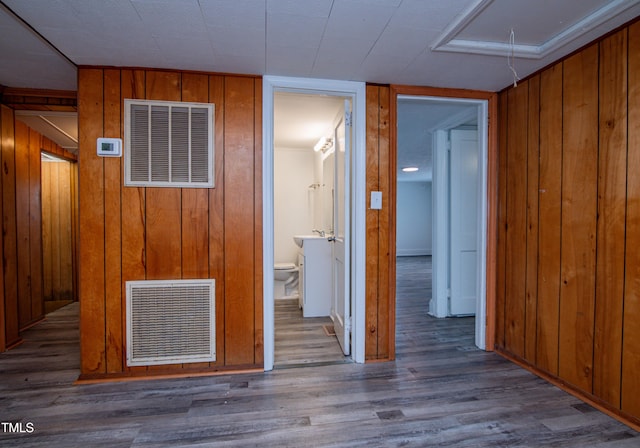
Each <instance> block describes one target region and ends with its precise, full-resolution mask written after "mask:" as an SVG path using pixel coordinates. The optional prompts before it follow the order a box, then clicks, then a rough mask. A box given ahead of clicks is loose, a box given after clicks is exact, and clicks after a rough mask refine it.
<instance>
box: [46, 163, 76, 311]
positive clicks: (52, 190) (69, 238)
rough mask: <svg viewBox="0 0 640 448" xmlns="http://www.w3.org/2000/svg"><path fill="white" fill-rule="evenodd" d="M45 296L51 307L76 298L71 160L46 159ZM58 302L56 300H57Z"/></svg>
mask: <svg viewBox="0 0 640 448" xmlns="http://www.w3.org/2000/svg"><path fill="white" fill-rule="evenodd" d="M41 165H42V169H41V177H42V181H41V195H42V208H41V210H42V212H41V216H42V224H41V228H42V234H41V235H42V246H41V247H42V248H41V253H40V254H39V256H41V257H42V266H43V267H42V269H43V274H42V288H43V290H42V294H41V295H42V296H43V300H44V301H45V302H51V303H47V304H46V305H47V310H51V309H52V308H55V307H56V304H55V303H57V302H60V303H62V304H65V302H66V301H69V300H74V298H75V296H74V289H75V287H74V284H73V269H74V266H73V257H74V254H73V224H72V219H73V203H74V199H75V197H74V196H73V194H74V193H73V191H72V188H71V185H72V182H73V179H72V176H73V172H72V171H73V168H74V166H73V165H72V163H71V162H44V161H43V162H42V164H41ZM53 302H55V303H53Z"/></svg>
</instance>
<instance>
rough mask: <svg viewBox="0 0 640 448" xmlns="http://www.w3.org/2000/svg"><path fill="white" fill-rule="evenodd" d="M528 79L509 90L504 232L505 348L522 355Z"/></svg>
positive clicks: (523, 340) (523, 341)
mask: <svg viewBox="0 0 640 448" xmlns="http://www.w3.org/2000/svg"><path fill="white" fill-rule="evenodd" d="M528 89H529V85H528V82H523V83H520V84H518V87H517V88H514V89H512V90H510V91H509V94H508V100H507V106H508V108H509V118H508V129H507V149H506V151H507V186H506V188H507V191H506V193H507V197H506V201H507V202H506V204H507V210H506V212H507V221H508V223H509V224H508V226H507V232H506V241H505V243H506V265H507V266H508V269H507V271H506V288H507V291H508V294H507V295H506V296H505V298H506V302H505V319H506V324H505V348H506V350H508V351H509V352H511V353H513V354H514V355H516V356H519V357H523V356H524V349H525V326H526V313H525V311H526V306H525V305H526V302H525V299H526V297H525V288H526V262H527V259H526V256H527V112H528Z"/></svg>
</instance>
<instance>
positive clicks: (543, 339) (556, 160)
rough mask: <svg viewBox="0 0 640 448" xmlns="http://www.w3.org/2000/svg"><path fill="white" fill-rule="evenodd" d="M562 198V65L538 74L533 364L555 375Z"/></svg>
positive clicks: (556, 364)
mask: <svg viewBox="0 0 640 448" xmlns="http://www.w3.org/2000/svg"><path fill="white" fill-rule="evenodd" d="M561 195H562V64H557V65H555V66H554V67H551V68H550V69H548V70H545V71H544V72H543V73H542V74H541V75H540V154H539V199H538V216H539V223H538V252H537V255H538V262H537V263H538V291H537V294H538V304H537V310H538V315H537V337H536V362H537V364H538V366H539V367H540V368H541V369H543V370H545V371H547V372H549V373H552V374H554V375H557V374H558V328H559V327H558V325H559V322H558V319H559V307H560V241H561V220H560V211H561Z"/></svg>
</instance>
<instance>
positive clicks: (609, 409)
mask: <svg viewBox="0 0 640 448" xmlns="http://www.w3.org/2000/svg"><path fill="white" fill-rule="evenodd" d="M495 352H496V353H497V354H498V355H500V356H502V357H503V358H505V359H507V360H509V361H511V362H513V363H514V364H517V365H519V366H520V367H522V368H523V369H525V370H528V371H529V372H531V373H533V374H534V375H536V376H538V377H540V378H542V379H543V380H545V381H548V382H549V383H551V384H553V385H554V386H556V387H558V388H560V389H562V390H563V391H565V392H567V393H568V394H571V395H573V396H574V397H576V398H578V399H579V400H582V401H584V402H585V403H587V404H589V405H591V406H593V407H594V408H596V409H598V410H599V411H601V412H604V413H605V414H607V415H608V416H610V417H612V418H615V419H616V420H618V421H619V422H622V423H624V424H625V425H627V426H629V427H630V428H632V429H633V430H635V431H638V432H640V419H639V418H637V417H634V416H633V415H629V414H627V413H626V412H624V411H621V410H620V409H616V408H614V407H613V406H611V405H610V404H609V403H606V402H604V401H602V400H601V399H599V398H598V397H595V396H593V395H591V394H587V393H585V392H584V391H582V390H580V389H578V388H576V387H575V386H573V385H571V384H569V383H567V382H566V381H563V380H562V379H560V378H558V377H556V376H554V375H552V374H550V373H548V372H545V371H544V370H540V369H538V368H537V367H535V366H533V365H531V364H529V363H528V362H527V361H525V360H523V359H521V358H519V357H517V356H515V355H513V354H511V353H508V352H505V351H503V350H502V349H500V348H498V347H496V349H495Z"/></svg>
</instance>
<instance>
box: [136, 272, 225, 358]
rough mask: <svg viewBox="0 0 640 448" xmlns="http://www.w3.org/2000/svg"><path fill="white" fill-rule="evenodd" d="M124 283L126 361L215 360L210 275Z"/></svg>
mask: <svg viewBox="0 0 640 448" xmlns="http://www.w3.org/2000/svg"><path fill="white" fill-rule="evenodd" d="M126 285H127V365H128V366H147V365H155V364H174V363H189V362H208V361H215V360H216V352H215V348H216V343H215V334H216V333H215V280H168V281H159V280H146V281H130V282H127V283H126Z"/></svg>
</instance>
